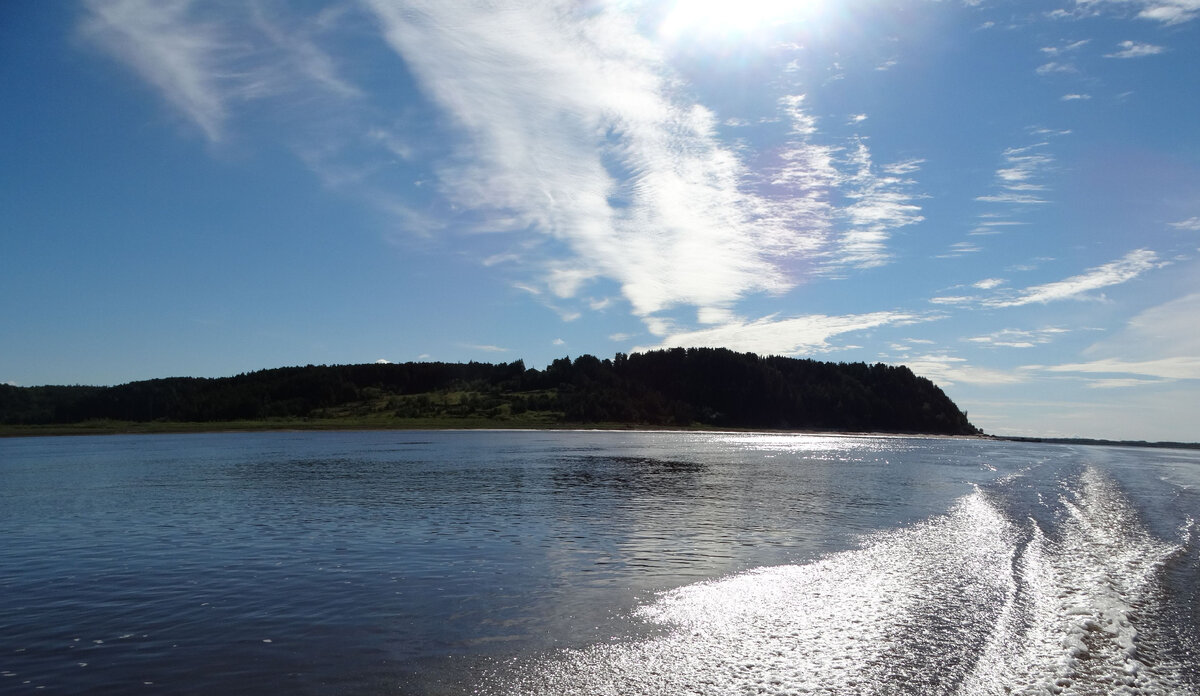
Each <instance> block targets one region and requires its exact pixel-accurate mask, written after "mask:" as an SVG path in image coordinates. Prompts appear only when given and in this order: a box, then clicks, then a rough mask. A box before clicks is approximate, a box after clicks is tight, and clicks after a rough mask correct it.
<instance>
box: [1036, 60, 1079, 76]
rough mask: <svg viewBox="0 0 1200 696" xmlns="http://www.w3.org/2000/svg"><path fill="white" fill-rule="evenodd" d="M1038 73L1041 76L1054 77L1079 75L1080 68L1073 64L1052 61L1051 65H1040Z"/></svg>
mask: <svg viewBox="0 0 1200 696" xmlns="http://www.w3.org/2000/svg"><path fill="white" fill-rule="evenodd" d="M1036 72H1037V74H1039V75H1053V74H1055V73H1077V72H1079V68H1077V67H1075V66H1074V65H1073V64H1071V63H1061V62H1059V61H1056V60H1052V61H1050V62H1049V63H1043V64H1041V65H1039V66H1038V67H1037V70H1036Z"/></svg>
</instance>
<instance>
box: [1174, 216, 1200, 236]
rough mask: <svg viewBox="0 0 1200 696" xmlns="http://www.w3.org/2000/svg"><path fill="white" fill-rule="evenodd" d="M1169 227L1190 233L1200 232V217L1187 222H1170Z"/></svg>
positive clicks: (1191, 218)
mask: <svg viewBox="0 0 1200 696" xmlns="http://www.w3.org/2000/svg"><path fill="white" fill-rule="evenodd" d="M1167 224H1168V225H1170V226H1171V227H1174V228H1175V229H1177V230H1187V231H1189V232H1200V215H1197V216H1194V217H1190V218H1188V219H1186V220H1180V221H1178V222H1168V223H1167Z"/></svg>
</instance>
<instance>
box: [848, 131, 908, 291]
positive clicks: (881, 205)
mask: <svg viewBox="0 0 1200 696" xmlns="http://www.w3.org/2000/svg"><path fill="white" fill-rule="evenodd" d="M922 162H923V160H919V159H913V160H907V161H904V162H898V163H895V164H892V165H888V166H886V167H884V168H883V170H884V173H883V174H877V173H876V172H875V171H874V166H873V165H872V163H871V153H870V151H869V150H868V149H867V146H866V143H865V142H864V141H862V140H859V141H858V143H857V147H856V148H855V149H854V151H853V153H852V154H851V157H850V165H851V166H852V167H854V168H855V170H856V171H855V172H854V173H853V174H850V175H848V176H846V177H845V178H844V179H843V184H844V187H845V188H846V189H847V190H846V191H845V192H844V195H845V196H846V198H847V199H849V200H851V201H853V203H851V204H850V205H849V206H847V207H846V208H845V209H844V210H843V211H842V212H843V215H844V217H845V218H846V219H847V221H848V229H847V231H845V232H844V233H843V234H842V238H841V254H840V257H839V259H838V262H839V263H841V264H846V265H850V266H855V267H858V268H871V267H874V266H881V265H883V264H884V263H886V262H887V260H888V258H889V256H888V253H887V247H886V243H887V241H888V239H889V238H890V236H891V233H892V231H893V230H896V229H899V228H901V227H906V226H908V225H914V224H916V223H918V222H921V221H923V220H924V219H925V218H924V217H922V216H921V214H920V213H921V207H920V206H918V205H916V204H915V203H914V202H913V196H912V195H911V194H910V193H908V192H907V190H906V189H907V188H908V187H909V186H911V185H912V184H913V181H912V180H911V179H908V178H904V177H905V176H906V175H908V174H911V173H913V172H915V171H917V170H918V169H919V168H920V165H921V163H922Z"/></svg>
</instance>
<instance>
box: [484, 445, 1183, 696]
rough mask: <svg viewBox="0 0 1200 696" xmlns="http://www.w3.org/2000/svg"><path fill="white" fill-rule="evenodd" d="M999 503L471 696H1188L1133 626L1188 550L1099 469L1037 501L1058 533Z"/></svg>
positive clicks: (686, 601)
mask: <svg viewBox="0 0 1200 696" xmlns="http://www.w3.org/2000/svg"><path fill="white" fill-rule="evenodd" d="M1003 485H1018V484H1014V483H1013V481H1012V480H1007V481H1005V482H1004V483H1003ZM1001 487H1003V486H1001ZM1039 493H1040V492H1039ZM1003 498H1004V496H1003V492H1002V491H1001V492H996V491H993V492H990V493H985V492H983V491H977V492H976V493H974V494H972V495H969V496H966V497H965V498H963V499H961V500H960V501H959V502H958V503H957V504H956V506H955V507H954V508H953V509H952V510H951V511H950V512H949V513H948V514H947V515H944V516H939V517H935V518H932V519H930V520H927V521H925V522H923V523H921V524H918V525H914V526H912V527H910V528H907V529H901V530H898V531H892V532H885V533H880V534H877V535H874V536H872V537H870V538H869V539H868V540H867V543H866V544H865V545H864V547H863V548H861V549H858V550H854V551H847V552H842V553H837V554H833V555H830V556H828V557H826V558H825V559H823V560H820V561H817V562H814V563H810V564H807V565H792V566H781V567H773V568H761V569H757V570H753V571H750V572H746V573H743V574H740V575H735V576H732V577H728V578H724V579H720V580H715V581H710V582H703V583H698V584H694V585H689V586H686V587H682V588H679V589H677V590H674V591H671V592H668V593H666V594H664V595H662V596H661V597H660V598H659V599H658V600H657V601H656V602H654V603H652V604H649V605H647V606H645V607H643V608H642V609H641V612H640V613H641V614H642V616H643V617H644V618H646V619H648V620H650V621H653V622H658V623H660V624H662V625H663V626H666V627H668V628H669V630H668V631H667V632H666V633H665V634H663V635H660V636H658V637H655V638H651V639H646V640H642V641H639V642H635V643H620V644H611V645H598V646H593V647H591V648H588V649H584V650H568V651H561V652H559V653H557V654H555V655H553V656H551V657H549V658H545V659H542V660H537V661H534V662H532V663H522V664H513V665H510V666H509V668H507V669H504V670H502V671H503V674H500V675H495V676H497V677H499V678H498V679H497V680H494V681H491V682H486V683H484V684H483V685H482V687H481V688H480V689H478V691H477V693H483V694H488V693H504V694H528V695H530V696H533V695H537V696H543V695H544V696H548V695H550V694H578V695H580V696H582V695H585V694H586V695H589V696H605V695H610V694H611V695H613V696H616V695H618V694H619V695H621V696H637V695H649V694H696V695H704V696H707V695H713V696H716V695H718V694H720V695H722V696H724V695H727V694H766V695H774V696H783V695H794V694H826V695H840V694H845V695H847V696H849V695H851V694H853V695H855V696H871V695H883V694H895V695H899V694H947V695H961V696H992V695H997V696H999V695H1002V694H1003V695H1009V694H1022V695H1029V696H1031V695H1033V694H1038V695H1047V694H1128V695H1131V696H1132V695H1146V696H1151V695H1158V694H1164V695H1165V694H1194V693H1195V692H1193V691H1190V690H1189V688H1188V686H1187V685H1186V683H1185V681H1186V680H1184V679H1183V678H1181V676H1180V675H1181V669H1182V668H1183V666H1181V665H1178V664H1172V663H1170V662H1169V661H1166V660H1162V659H1155V660H1150V659H1147V657H1146V656H1145V655H1144V654H1143V653H1142V652H1141V650H1140V641H1141V638H1140V636H1139V633H1138V630H1137V621H1138V609H1139V607H1144V606H1146V605H1147V604H1148V603H1152V602H1154V601H1156V600H1155V593H1156V592H1157V591H1158V590H1157V585H1156V582H1155V577H1156V570H1157V569H1158V568H1160V567H1161V565H1162V564H1163V563H1164V562H1166V561H1167V560H1168V559H1169V558H1170V557H1171V556H1172V555H1173V554H1175V553H1177V552H1178V551H1179V549H1180V548H1181V547H1180V546H1178V545H1176V544H1174V543H1168V542H1164V541H1162V540H1159V539H1156V538H1154V537H1153V536H1152V535H1150V534H1149V533H1148V532H1147V531H1146V530H1145V528H1144V527H1143V526H1142V525H1141V524H1140V523H1139V521H1138V519H1137V516H1136V514H1135V512H1134V511H1133V509H1132V508H1131V507H1130V506H1129V504H1128V503H1127V502H1126V501H1125V500H1124V499H1123V497H1122V495H1121V493H1120V491H1119V489H1118V488H1117V487H1116V485H1115V483H1113V482H1112V481H1110V480H1109V479H1107V478H1105V477H1104V476H1103V475H1101V474H1100V473H1099V472H1097V471H1095V470H1093V469H1090V468H1088V469H1085V470H1083V471H1082V473H1080V474H1077V475H1076V476H1074V477H1072V478H1070V479H1069V480H1068V481H1066V482H1065V483H1064V487H1063V490H1062V491H1061V493H1060V494H1059V495H1058V496H1057V497H1055V496H1051V495H1048V496H1042V495H1040V494H1039V496H1038V498H1040V499H1041V500H1042V501H1043V502H1042V503H1040V504H1041V505H1044V506H1046V507H1047V509H1050V511H1051V512H1052V513H1053V514H1051V515H1049V516H1043V517H1042V519H1043V522H1042V523H1040V524H1047V523H1049V524H1050V525H1051V527H1052V528H1050V529H1042V527H1041V526H1040V524H1039V522H1037V521H1036V520H1035V519H1034V518H1033V517H1025V518H1022V519H1020V520H1018V521H1013V520H1010V519H1008V518H1007V517H1006V516H1005V514H1004V512H1003V510H1005V509H1006V506H1005V505H1004V502H1005V501H1004V499H1003ZM1047 500H1048V501H1049V502H1047ZM1047 520H1049V522H1047Z"/></svg>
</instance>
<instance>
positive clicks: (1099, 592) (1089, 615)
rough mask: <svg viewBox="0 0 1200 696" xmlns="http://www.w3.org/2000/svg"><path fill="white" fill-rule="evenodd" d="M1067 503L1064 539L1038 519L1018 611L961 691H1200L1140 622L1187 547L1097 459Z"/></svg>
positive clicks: (1065, 497) (1018, 586) (1021, 573)
mask: <svg viewBox="0 0 1200 696" xmlns="http://www.w3.org/2000/svg"><path fill="white" fill-rule="evenodd" d="M1059 503H1060V504H1061V506H1062V516H1063V517H1064V518H1065V519H1063V520H1062V523H1061V527H1060V529H1059V530H1058V536H1057V539H1055V540H1048V539H1047V537H1046V535H1045V534H1044V533H1043V531H1042V530H1041V529H1040V528H1039V527H1038V526H1037V524H1036V522H1033V521H1032V520H1031V527H1032V530H1031V538H1030V540H1029V542H1028V543H1027V544H1026V545H1025V548H1024V550H1023V552H1022V554H1021V557H1020V559H1019V561H1018V564H1017V582H1016V583H1014V588H1013V598H1012V601H1011V602H1010V606H1011V610H1010V611H1009V613H1008V615H1007V616H1006V621H1003V622H1001V624H999V625H998V626H997V631H996V637H997V640H996V641H995V644H994V645H992V646H990V648H991V649H989V650H988V651H986V652H985V653H984V654H983V656H982V657H981V659H980V662H979V664H978V665H977V667H976V669H975V670H974V672H973V673H972V674H971V675H970V676H969V677H968V678H967V679H966V680H965V681H964V684H963V688H962V689H961V693H963V694H972V695H975V694H979V695H981V696H982V695H984V694H1094V693H1105V694H1146V695H1150V694H1164V695H1165V694H1184V693H1191V692H1190V691H1188V690H1187V689H1186V687H1185V686H1184V684H1183V683H1182V682H1181V681H1180V679H1179V678H1178V676H1177V674H1178V671H1179V669H1180V667H1181V665H1174V664H1171V663H1169V662H1165V661H1159V662H1158V663H1157V664H1154V665H1148V664H1147V663H1146V661H1145V660H1144V659H1143V657H1142V656H1141V655H1140V653H1139V649H1138V631H1137V628H1136V625H1135V615H1136V614H1137V609H1138V607H1140V606H1144V605H1146V604H1147V603H1149V602H1152V601H1154V599H1155V594H1156V593H1157V591H1158V588H1157V586H1156V584H1155V573H1156V571H1157V569H1158V568H1159V567H1161V566H1162V564H1163V563H1165V562H1166V561H1167V560H1169V559H1170V558H1171V557H1172V556H1173V555H1175V554H1176V553H1178V552H1179V551H1180V550H1181V549H1182V548H1183V546H1182V545H1180V544H1172V543H1168V542H1164V541H1161V540H1158V539H1155V538H1154V537H1152V536H1151V535H1150V534H1149V533H1148V532H1147V531H1146V530H1145V528H1144V527H1143V526H1142V525H1141V524H1140V523H1139V522H1138V520H1137V516H1136V513H1135V512H1134V510H1133V509H1132V508H1131V507H1130V505H1129V504H1128V502H1127V501H1126V500H1125V499H1124V497H1123V496H1122V495H1121V493H1120V491H1119V490H1118V488H1117V487H1116V485H1115V484H1114V483H1113V482H1112V481H1110V480H1109V479H1107V478H1106V477H1104V476H1103V475H1102V474H1100V473H1099V472H1098V471H1097V470H1096V469H1094V468H1088V469H1086V470H1084V472H1083V473H1082V474H1081V475H1080V476H1079V479H1078V481H1077V483H1076V486H1075V487H1074V488H1073V489H1069V490H1068V491H1067V492H1065V493H1063V494H1062V495H1061V496H1060V499H1059ZM1184 542H1185V543H1186V539H1185V540H1184Z"/></svg>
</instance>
